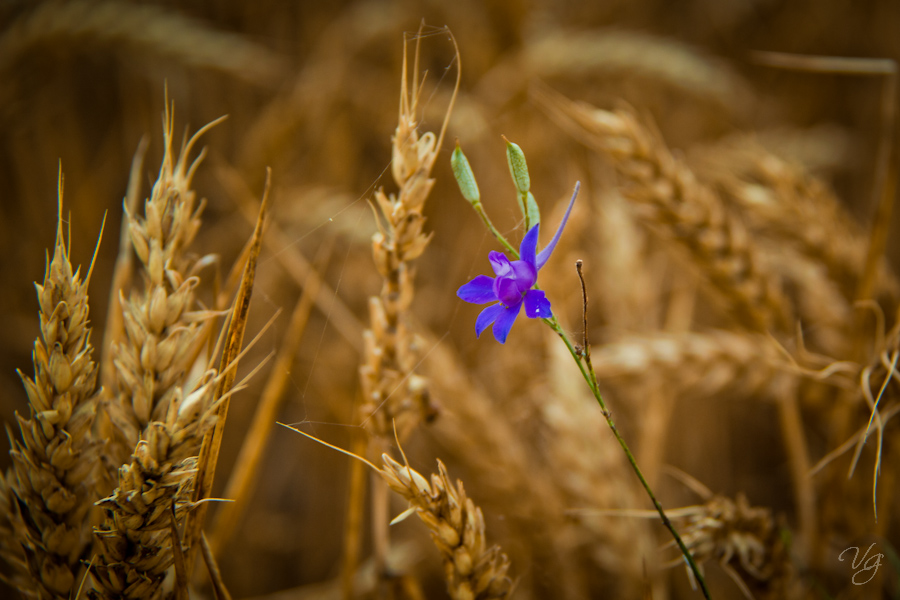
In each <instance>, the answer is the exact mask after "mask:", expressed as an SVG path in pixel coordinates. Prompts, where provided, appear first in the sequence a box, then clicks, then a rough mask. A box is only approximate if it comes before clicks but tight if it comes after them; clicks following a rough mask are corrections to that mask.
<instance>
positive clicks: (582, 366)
mask: <svg viewBox="0 0 900 600" xmlns="http://www.w3.org/2000/svg"><path fill="white" fill-rule="evenodd" d="M471 204H472V208H474V209H475V212H477V213H478V216H479V217H481V220H482V221H483V222H484V224H485V226H486V227H487V228H488V230H490V232H491V233H492V234H493V236H494V237H495V238H497V241H498V242H500V243H501V244H502V245H503V247H504V248H506V249H507V250H508V251H509V252H510V254H512V255H513V256H514V257H515V258H516V259H518V258H519V252H518V250H516V249H515V248H513V246H512V244H510V243H509V241H507V239H506V238H505V237H504V236H503V234H502V233H500V232H499V231H498V230H497V228H496V227H494V224H493V223H492V222H491V219H490V217H488V216H487V213H486V212H484V207H483V206H482V205H481V202H477V201H475V202H471ZM534 287H535V289H537V286H534ZM543 321H544V323H546V324H547V325H549V326H550V328H551V329H552V330H553V331H555V332H556V334H557V335H558V336H559V337H560V339H562V341H563V343H565V345H566V348H568V349H569V354H571V355H572V358H573V359H574V360H575V364H576V365H578V369H579V370H580V371H581V376H582V377H584V380H585V381H586V382H587V384H588V387H589V388H591V393H593V394H594V398H595V399H596V400H597V404H599V405H600V411H601V412H602V413H603V418H605V419H606V423H607V424H608V425H609V428H610V429H612V432H613V435H614V436H616V440H618V442H619V446H621V447H622V450H623V451H624V452H625V456H626V457H628V462H629V463H631V468H632V470H634V473H635V475H637V476H638V479H639V480H640V481H641V485H642V486H644V491H646V492H647V496H649V497H650V501H651V502H653V506H654V507H655V508H656V512H658V513H659V517H660V519H662V523H663V525H665V526H666V529H668V530H669V533H671V534H672V537H673V538H675V543H676V544H678V548H679V550H681V554H682V555H683V556H684V559H685V560H686V561H687V563H688V566H689V567H690V569H691V573H693V575H694V578H695V579H696V580H697V583H699V584H700V589H701V591H702V592H703V597H704V598H706V599H707V600H710V596H709V589H708V588H707V587H706V580H704V579H703V575H701V574H700V569H699V568H697V563H695V562H694V557H693V556H691V553H690V551H688V549H687V546H685V545H684V542H683V541H682V539H681V536H680V535H678V532H677V531H675V527H674V526H673V525H672V522H671V521H669V517H667V516H666V512H665V511H664V510H663V507H662V505H661V504H660V503H659V500H657V499H656V495H655V494H654V493H653V490H652V489H650V484H649V483H647V480H646V479H645V478H644V474H643V473H642V472H641V468H640V467H638V464H637V461H636V460H635V458H634V455H633V454H632V453H631V448H629V447H628V444H626V443H625V440H624V439H623V438H622V434H620V433H619V429H618V428H617V427H616V423H615V422H614V421H613V419H612V415H611V414H610V412H609V409H608V408H606V402H604V401H603V396H602V395H601V394H600V385H599V384H598V383H597V374H596V373H595V372H594V367H593V365H591V363H590V348H589V347H588V343H587V338H585V348H584V352H585V360H584V361H582V360H581V355H579V353H578V352H577V351H576V350H575V346H574V345H573V344H572V341H571V340H570V339H569V336H567V335H566V332H565V331H563V329H562V327H560V325H559V321H557V319H556V316H552V317H550V318H549V319H543Z"/></svg>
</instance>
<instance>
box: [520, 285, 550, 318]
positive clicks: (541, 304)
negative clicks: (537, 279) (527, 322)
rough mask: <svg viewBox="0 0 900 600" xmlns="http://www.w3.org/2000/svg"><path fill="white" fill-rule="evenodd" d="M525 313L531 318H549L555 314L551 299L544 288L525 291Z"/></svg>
mask: <svg viewBox="0 0 900 600" xmlns="http://www.w3.org/2000/svg"><path fill="white" fill-rule="evenodd" d="M523 304H525V315H526V316H527V317H529V318H531V319H537V318H541V319H549V318H550V317H552V316H553V312H552V311H551V310H550V301H549V300H547V295H546V294H545V293H544V291H543V290H529V291H528V292H526V293H525V299H524V302H523Z"/></svg>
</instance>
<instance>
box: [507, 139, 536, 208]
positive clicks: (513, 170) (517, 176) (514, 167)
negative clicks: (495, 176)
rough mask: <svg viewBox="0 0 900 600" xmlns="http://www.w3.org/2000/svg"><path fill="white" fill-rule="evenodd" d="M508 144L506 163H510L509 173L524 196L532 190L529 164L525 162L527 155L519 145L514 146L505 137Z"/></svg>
mask: <svg viewBox="0 0 900 600" xmlns="http://www.w3.org/2000/svg"><path fill="white" fill-rule="evenodd" d="M503 140H504V141H505V142H506V161H507V162H508V163H509V172H510V174H511V175H512V178H513V183H514V184H516V189H517V190H518V191H519V193H520V194H522V195H524V194H526V193H528V190H530V189H531V178H530V177H529V176H528V164H526V162H525V153H524V152H522V149H521V148H519V145H518V144H513V143H512V142H510V141H509V140H507V139H506V136H503Z"/></svg>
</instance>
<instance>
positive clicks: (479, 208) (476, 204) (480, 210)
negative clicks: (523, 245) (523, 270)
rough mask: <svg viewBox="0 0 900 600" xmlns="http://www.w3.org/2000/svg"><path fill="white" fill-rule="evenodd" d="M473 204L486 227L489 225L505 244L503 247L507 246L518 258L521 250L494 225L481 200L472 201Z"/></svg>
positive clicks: (498, 239) (492, 231) (499, 240)
mask: <svg viewBox="0 0 900 600" xmlns="http://www.w3.org/2000/svg"><path fill="white" fill-rule="evenodd" d="M471 204H472V208H474V209H475V212H477V213H478V216H479V217H481V220H482V221H483V222H484V225H485V227H487V228H488V230H490V232H491V233H492V234H493V235H494V237H495V238H497V241H498V242H500V243H501V244H503V247H504V248H506V249H507V250H508V251H509V253H510V254H512V255H513V256H515V257H516V260H518V259H519V251H518V250H516V249H515V248H514V247H513V246H512V244H510V243H509V241H507V239H506V238H505V237H503V234H502V233H500V232H499V231H498V230H497V228H496V227H494V224H493V223H492V222H491V218H490V217H489V216H487V213H486V212H484V206H482V205H481V202H472V203H471Z"/></svg>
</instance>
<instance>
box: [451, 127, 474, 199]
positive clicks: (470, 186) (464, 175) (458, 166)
mask: <svg viewBox="0 0 900 600" xmlns="http://www.w3.org/2000/svg"><path fill="white" fill-rule="evenodd" d="M450 168H451V169H452V170H453V176H454V177H455V178H456V183H457V184H458V185H459V191H460V192H462V195H463V198H465V199H466V200H468V201H469V202H470V203H471V204H481V194H480V193H479V192H478V182H476V181H475V173H473V172H472V167H471V166H469V160H468V159H467V158H466V155H465V154H463V151H462V149H461V148H460V147H459V141H457V142H456V148H455V149H454V150H453V154H452V155H451V156H450Z"/></svg>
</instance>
